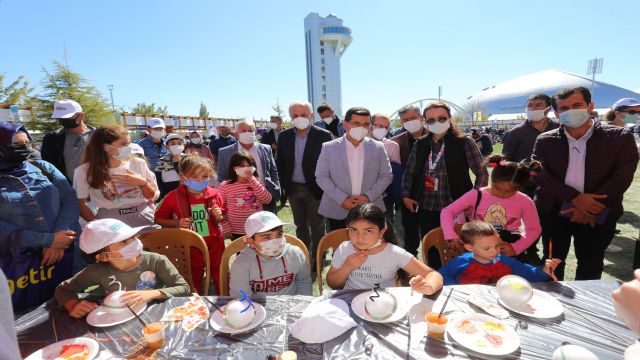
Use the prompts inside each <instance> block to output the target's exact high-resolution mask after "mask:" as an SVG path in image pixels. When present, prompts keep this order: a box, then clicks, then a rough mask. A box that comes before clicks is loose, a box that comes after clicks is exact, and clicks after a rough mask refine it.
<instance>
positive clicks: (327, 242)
mask: <svg viewBox="0 0 640 360" xmlns="http://www.w3.org/2000/svg"><path fill="white" fill-rule="evenodd" d="M347 240H349V231H348V230H347V229H338V230H333V231H332V232H330V233H328V234H326V235H325V236H323V237H322V239H320V243H319V244H318V252H317V253H316V281H317V283H318V290H319V291H320V295H322V265H323V264H322V261H323V260H324V256H325V253H326V252H327V250H329V249H332V250H333V251H336V249H337V248H338V246H340V244H342V243H343V242H344V241H347Z"/></svg>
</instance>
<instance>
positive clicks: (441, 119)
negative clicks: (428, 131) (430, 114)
mask: <svg viewBox="0 0 640 360" xmlns="http://www.w3.org/2000/svg"><path fill="white" fill-rule="evenodd" d="M436 120H438V122H439V123H442V124H444V123H446V122H447V121H449V118H448V117H446V116H440V117H439V118H437V119H436V118H428V119H427V125H432V124H435V123H436Z"/></svg>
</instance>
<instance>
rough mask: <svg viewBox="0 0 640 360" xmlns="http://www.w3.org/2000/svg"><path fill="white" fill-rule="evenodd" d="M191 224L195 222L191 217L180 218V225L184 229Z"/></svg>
mask: <svg viewBox="0 0 640 360" xmlns="http://www.w3.org/2000/svg"><path fill="white" fill-rule="evenodd" d="M191 224H193V219H192V218H190V217H186V218H182V219H180V220H178V227H181V228H183V229H188V228H190V227H191Z"/></svg>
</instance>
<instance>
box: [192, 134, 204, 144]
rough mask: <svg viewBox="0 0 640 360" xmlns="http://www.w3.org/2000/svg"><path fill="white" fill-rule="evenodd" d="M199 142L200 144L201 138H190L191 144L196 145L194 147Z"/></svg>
mask: <svg viewBox="0 0 640 360" xmlns="http://www.w3.org/2000/svg"><path fill="white" fill-rule="evenodd" d="M201 142H202V138H201V137H199V136H196V137H192V138H191V143H192V144H196V145H197V144H200V143H201Z"/></svg>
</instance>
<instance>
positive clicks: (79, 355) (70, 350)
mask: <svg viewBox="0 0 640 360" xmlns="http://www.w3.org/2000/svg"><path fill="white" fill-rule="evenodd" d="M89 353H90V351H89V347H88V346H87V344H71V345H63V346H62V349H60V353H59V354H58V357H56V359H55V360H86V359H88V358H89Z"/></svg>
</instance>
